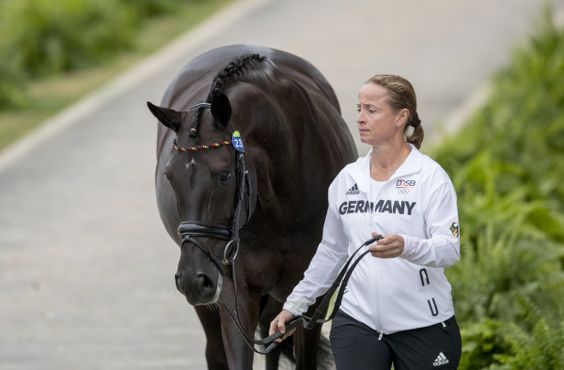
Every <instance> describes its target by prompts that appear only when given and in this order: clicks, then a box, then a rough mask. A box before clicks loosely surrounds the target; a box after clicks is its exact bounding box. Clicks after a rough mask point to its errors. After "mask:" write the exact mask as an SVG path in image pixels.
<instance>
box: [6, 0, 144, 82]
mask: <svg viewBox="0 0 564 370" xmlns="http://www.w3.org/2000/svg"><path fill="white" fill-rule="evenodd" d="M119 4H120V3H118V2H116V1H113V0H58V1H51V0H17V1H15V0H11V1H5V2H4V3H2V12H1V13H0V14H1V24H2V25H3V27H2V35H3V37H5V38H6V39H8V40H10V44H9V45H6V47H5V48H3V50H0V55H1V56H2V57H7V58H11V59H17V60H18V61H19V62H20V63H21V66H22V69H23V70H24V71H25V72H26V73H27V74H28V75H29V76H30V77H38V76H45V75H51V74H54V73H59V72H62V71H70V70H74V69H78V68H81V67H84V66H87V65H91V64H93V63H96V62H98V61H100V60H102V59H103V58H105V57H108V56H109V55H110V54H111V53H112V52H115V50H119V49H121V48H126V47H128V46H130V45H131V40H132V34H133V25H134V23H133V21H134V18H133V14H132V12H131V11H129V10H128V9H127V8H125V7H123V6H118V5H119Z"/></svg>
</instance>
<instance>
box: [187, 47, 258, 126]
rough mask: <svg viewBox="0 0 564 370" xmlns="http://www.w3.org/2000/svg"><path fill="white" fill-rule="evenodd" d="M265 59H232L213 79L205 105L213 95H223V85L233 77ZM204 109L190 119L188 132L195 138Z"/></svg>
mask: <svg viewBox="0 0 564 370" xmlns="http://www.w3.org/2000/svg"><path fill="white" fill-rule="evenodd" d="M265 59H266V57H265V56H262V55H259V54H244V55H241V56H239V57H236V58H234V59H233V60H231V62H229V64H227V65H226V66H225V67H224V68H223V70H221V71H220V72H219V73H218V74H217V75H216V76H215V77H214V79H213V81H212V84H211V87H210V90H209V92H208V97H207V99H206V102H207V103H211V101H212V99H213V97H214V95H217V94H220V93H223V89H224V87H225V83H226V82H227V80H229V79H233V78H235V77H240V76H242V75H243V73H244V72H246V71H247V70H248V69H247V67H248V66H249V65H250V64H251V63H252V62H254V61H257V62H262V61H264V60H265ZM203 111H204V108H203V107H201V108H198V110H197V111H196V114H195V115H194V117H193V118H192V125H191V129H190V132H191V133H192V134H193V136H195V134H196V133H197V132H198V131H199V126H200V119H201V116H202V112H203Z"/></svg>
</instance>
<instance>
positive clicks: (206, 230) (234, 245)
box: [178, 152, 254, 276]
mask: <svg viewBox="0 0 564 370" xmlns="http://www.w3.org/2000/svg"><path fill="white" fill-rule="evenodd" d="M236 161H237V165H236V178H237V189H236V191H235V193H236V205H235V211H234V214H233V222H232V225H231V227H227V226H222V225H207V224H204V223H202V222H200V221H182V222H181V223H180V225H179V226H178V234H179V235H180V236H181V238H182V244H184V243H191V244H193V245H195V246H196V247H197V248H198V249H200V250H201V251H202V252H203V253H204V254H205V255H206V256H207V257H208V258H209V259H210V260H211V261H212V263H213V264H214V265H215V266H216V267H217V268H218V269H219V271H221V273H222V275H226V276H230V275H231V274H228V271H226V269H228V268H232V267H233V264H234V263H235V259H236V258H237V253H238V252H239V244H240V237H239V230H240V229H241V227H243V226H244V225H245V224H246V223H247V222H249V220H250V219H251V217H252V215H253V212H254V209H253V202H252V198H251V196H252V195H251V182H250V178H249V173H248V171H247V169H246V165H245V155H244V154H243V153H242V152H236ZM243 211H245V213H246V216H247V217H246V218H245V220H244V221H243V220H241V215H242V213H243ZM198 238H212V239H219V240H224V241H226V244H225V247H224V248H223V257H222V259H221V261H218V260H217V258H216V257H215V256H213V255H212V254H211V253H210V251H209V250H208V249H207V248H205V247H204V246H203V245H202V244H201V243H200V241H199V240H198Z"/></svg>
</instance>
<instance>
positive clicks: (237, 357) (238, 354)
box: [219, 280, 260, 370]
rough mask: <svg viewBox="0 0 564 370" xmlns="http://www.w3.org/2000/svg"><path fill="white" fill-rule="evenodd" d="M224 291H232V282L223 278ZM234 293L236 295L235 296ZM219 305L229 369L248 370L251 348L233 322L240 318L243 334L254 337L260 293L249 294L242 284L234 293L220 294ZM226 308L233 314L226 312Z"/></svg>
mask: <svg viewBox="0 0 564 370" xmlns="http://www.w3.org/2000/svg"><path fill="white" fill-rule="evenodd" d="M224 284H225V285H224V289H223V291H224V292H226V291H227V292H230V291H231V292H234V291H233V290H232V289H233V283H232V282H231V281H225V280H224ZM235 295H236V296H237V297H236V298H235ZM222 301H223V304H222V305H220V310H219V314H220V317H221V333H222V337H223V343H224V347H225V354H226V355H227V363H228V364H229V369H230V370H250V369H252V368H253V355H254V352H253V350H252V349H251V348H250V347H249V346H248V345H247V343H246V342H245V340H244V338H243V337H242V335H241V333H240V332H239V330H238V329H237V327H236V325H235V324H234V323H233V319H235V320H240V324H241V326H242V328H243V330H244V332H245V333H244V334H245V335H246V337H247V338H248V339H250V340H253V339H254V337H255V329H256V327H257V321H258V316H259V308H260V294H251V293H250V292H248V291H247V289H245V287H243V286H238V287H237V293H236V294H225V295H223V294H222ZM227 310H229V312H230V313H231V315H232V316H233V319H232V318H231V317H230V315H229V314H228V312H227Z"/></svg>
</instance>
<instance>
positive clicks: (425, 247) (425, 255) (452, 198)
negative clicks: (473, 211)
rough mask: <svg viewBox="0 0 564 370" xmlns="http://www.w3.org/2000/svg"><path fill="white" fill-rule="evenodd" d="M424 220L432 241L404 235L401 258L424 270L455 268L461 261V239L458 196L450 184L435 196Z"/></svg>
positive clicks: (428, 204)
mask: <svg viewBox="0 0 564 370" xmlns="http://www.w3.org/2000/svg"><path fill="white" fill-rule="evenodd" d="M424 219H425V220H424V221H425V232H426V235H428V238H427V239H423V238H416V237H413V236H410V235H402V236H403V238H404V249H403V253H402V254H401V256H400V257H402V258H405V259H406V260H408V261H410V262H413V263H415V264H417V265H421V266H429V267H447V266H450V265H453V264H454V263H455V262H456V261H458V260H459V258H460V235H459V226H458V208H457V206H456V193H455V190H454V187H453V185H452V183H451V182H450V180H449V181H447V182H444V183H442V184H441V185H439V186H438V187H437V188H436V189H435V190H434V191H433V192H432V193H431V195H430V197H429V199H428V203H427V206H426V209H425V211H424Z"/></svg>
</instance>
